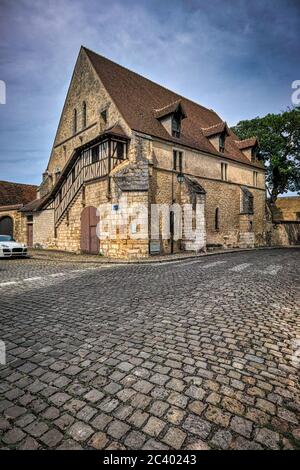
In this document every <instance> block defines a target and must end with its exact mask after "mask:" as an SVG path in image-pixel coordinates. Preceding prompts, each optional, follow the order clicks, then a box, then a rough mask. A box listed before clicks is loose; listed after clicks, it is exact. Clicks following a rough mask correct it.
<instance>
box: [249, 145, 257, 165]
mask: <svg viewBox="0 0 300 470" xmlns="http://www.w3.org/2000/svg"><path fill="white" fill-rule="evenodd" d="M257 155H258V147H257V145H255V146H254V147H252V149H251V160H252V161H253V162H255V161H256V160H257Z"/></svg>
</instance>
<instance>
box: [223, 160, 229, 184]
mask: <svg viewBox="0 0 300 470" xmlns="http://www.w3.org/2000/svg"><path fill="white" fill-rule="evenodd" d="M227 169H228V164H227V163H224V162H222V163H221V179H222V180H223V181H227V176H228V175H227V173H228V172H227Z"/></svg>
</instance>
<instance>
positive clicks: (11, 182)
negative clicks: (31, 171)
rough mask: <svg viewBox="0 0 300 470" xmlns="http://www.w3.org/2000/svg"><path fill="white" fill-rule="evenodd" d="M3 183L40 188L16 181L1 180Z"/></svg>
mask: <svg viewBox="0 0 300 470" xmlns="http://www.w3.org/2000/svg"><path fill="white" fill-rule="evenodd" d="M1 183H8V184H14V185H16V184H17V185H19V186H33V187H34V188H37V187H38V186H37V185H36V184H31V183H16V182H14V181H7V180H0V184H1Z"/></svg>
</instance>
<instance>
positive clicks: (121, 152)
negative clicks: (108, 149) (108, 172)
mask: <svg viewBox="0 0 300 470" xmlns="http://www.w3.org/2000/svg"><path fill="white" fill-rule="evenodd" d="M117 159H118V160H124V144H123V142H117Z"/></svg>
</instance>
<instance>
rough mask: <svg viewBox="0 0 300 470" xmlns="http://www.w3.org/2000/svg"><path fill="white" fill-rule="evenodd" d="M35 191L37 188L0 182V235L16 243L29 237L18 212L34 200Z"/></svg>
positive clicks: (24, 223) (24, 222) (23, 220)
mask: <svg viewBox="0 0 300 470" xmlns="http://www.w3.org/2000/svg"><path fill="white" fill-rule="evenodd" d="M36 191H37V186H33V185H29V184H20V183H11V182H9V181H0V235H11V236H12V237H13V238H15V239H16V240H18V241H24V238H25V239H27V238H28V237H30V233H28V234H27V233H26V232H27V224H26V220H25V219H24V217H23V216H22V213H21V212H20V210H21V209H22V208H23V207H24V205H26V204H27V203H29V202H30V201H32V200H34V199H35V198H36ZM28 230H30V229H28Z"/></svg>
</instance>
